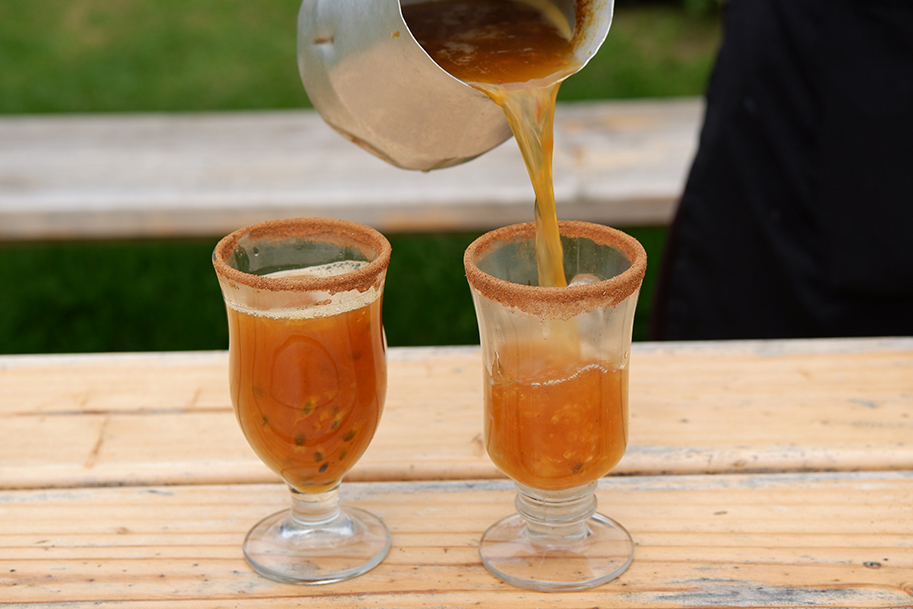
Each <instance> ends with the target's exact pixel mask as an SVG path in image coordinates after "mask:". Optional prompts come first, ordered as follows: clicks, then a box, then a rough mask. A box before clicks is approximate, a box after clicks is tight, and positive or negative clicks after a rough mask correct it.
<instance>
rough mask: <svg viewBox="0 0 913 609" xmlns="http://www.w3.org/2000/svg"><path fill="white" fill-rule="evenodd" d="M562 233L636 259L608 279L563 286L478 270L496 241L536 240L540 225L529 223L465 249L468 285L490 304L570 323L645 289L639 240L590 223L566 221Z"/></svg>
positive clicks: (495, 233)
mask: <svg viewBox="0 0 913 609" xmlns="http://www.w3.org/2000/svg"><path fill="white" fill-rule="evenodd" d="M558 230H559V232H560V233H561V235H562V236H563V237H583V238H586V239H591V240H593V241H595V242H596V243H599V244H602V245H613V246H615V247H617V248H618V249H619V250H621V251H622V253H624V255H625V256H626V257H627V258H628V260H630V261H631V266H630V268H628V269H627V270H625V271H624V272H622V273H620V274H618V275H616V276H615V277H611V278H609V279H605V280H603V281H598V282H596V283H590V284H585V285H573V286H568V287H564V288H559V287H542V286H533V285H522V284H519V283H511V282H509V281H505V280H503V279H498V278H497V277H493V276H491V275H489V274H488V273H485V272H483V271H481V270H479V267H478V266H476V264H475V260H478V259H479V257H481V256H482V255H484V254H485V253H486V252H487V251H489V250H490V249H491V248H492V247H493V246H494V245H495V244H496V243H498V242H501V241H508V240H510V239H513V238H516V237H521V238H532V237H534V236H535V234H536V225H535V224H534V223H532V222H528V223H526V224H514V225H512V226H505V227H504V228H499V229H496V230H493V231H491V232H488V233H485V234H484V235H482V236H481V237H479V238H478V239H476V240H475V241H473V242H472V243H471V244H470V245H469V247H468V248H466V253H465V254H464V255H463V266H464V267H465V269H466V279H467V280H468V281H469V285H470V286H471V287H472V288H473V289H474V290H475V291H476V292H478V293H479V294H481V295H482V296H484V297H485V298H488V299H489V300H494V301H496V302H498V303H500V304H502V305H504V306H508V307H515V308H517V309H520V310H521V311H524V312H527V313H530V314H531V315H535V316H537V317H548V318H553V319H554V318H557V319H568V318H570V317H573V316H575V315H578V314H580V313H583V312H585V311H591V310H593V309H594V308H597V307H601V306H602V307H604V306H614V305H617V304H618V303H620V302H622V301H623V300H625V299H626V298H628V297H630V296H631V295H632V294H634V293H635V292H636V291H637V290H638V289H639V288H640V285H641V283H643V279H644V274H645V273H646V271H647V253H646V252H645V251H644V248H643V246H642V245H641V244H640V243H639V242H638V241H637V239H635V238H634V237H631V236H630V235H628V234H625V233H623V232H621V231H620V230H617V229H614V228H610V227H608V226H604V225H602V224H594V223H590V222H576V221H561V222H558Z"/></svg>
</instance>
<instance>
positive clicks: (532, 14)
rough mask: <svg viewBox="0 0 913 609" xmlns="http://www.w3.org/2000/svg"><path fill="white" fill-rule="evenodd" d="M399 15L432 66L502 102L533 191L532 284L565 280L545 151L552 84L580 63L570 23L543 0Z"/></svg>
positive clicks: (447, 1) (469, 3)
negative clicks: (535, 277)
mask: <svg viewBox="0 0 913 609" xmlns="http://www.w3.org/2000/svg"><path fill="white" fill-rule="evenodd" d="M403 16H404V18H405V20H406V23H407V24H408V25H409V29H410V30H411V31H412V33H413V35H414V36H415V38H416V40H418V42H419V44H421V45H422V47H423V48H424V49H425V51H426V52H427V53H428V54H429V55H430V56H431V57H432V58H433V59H434V61H435V62H436V63H437V64H438V65H439V66H441V67H442V68H443V69H444V70H446V71H447V72H449V73H450V74H452V75H453V76H454V77H456V78H458V79H460V80H462V81H463V82H465V83H467V84H469V85H471V86H473V87H475V88H477V89H479V90H480V91H482V92H483V93H485V94H486V95H487V96H488V97H489V98H491V99H492V101H494V102H495V103H496V104H498V105H499V106H500V107H501V108H502V109H503V110H504V114H505V116H506V117H507V122H508V124H509V125H510V128H511V131H512V132H513V134H514V138H515V139H516V140H517V144H518V146H519V147H520V152H521V153H522V155H523V159H524V162H525V163H526V168H527V171H528V172H529V176H530V180H531V182H532V185H533V190H534V192H535V194H536V208H535V220H536V255H537V264H538V272H539V285H540V286H549V287H554V286H558V287H564V286H566V285H567V279H566V277H565V274H564V265H563V259H564V257H563V253H562V248H561V239H560V236H559V233H558V218H557V213H556V209H555V192H554V186H553V175H552V155H553V149H554V135H553V133H554V116H555V100H556V97H557V95H558V88H559V86H560V84H561V81H562V80H564V78H566V77H567V76H569V75H570V74H573V73H574V72H576V71H577V69H578V68H579V66H580V64H579V62H578V60H577V59H576V57H575V55H574V45H573V31H574V26H575V24H572V23H570V22H569V21H568V20H567V17H566V16H565V15H564V14H563V13H562V12H561V11H560V10H558V8H557V7H556V6H555V5H554V4H552V3H551V2H549V1H548V0H523V1H520V0H443V1H441V2H422V3H418V4H411V5H406V6H403Z"/></svg>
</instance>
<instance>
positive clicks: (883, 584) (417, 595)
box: [0, 472, 913, 609]
mask: <svg viewBox="0 0 913 609" xmlns="http://www.w3.org/2000/svg"><path fill="white" fill-rule="evenodd" d="M343 489H344V490H343V496H344V500H346V501H347V502H349V503H352V504H356V505H359V506H362V507H364V508H366V509H369V510H372V511H374V512H375V513H377V514H379V515H380V516H382V517H383V518H384V520H385V521H386V522H387V524H388V526H389V527H390V529H391V531H392V535H393V539H394V541H393V548H392V550H391V552H390V555H389V556H388V558H387V559H386V560H385V561H384V562H383V563H382V564H381V565H380V566H379V567H377V568H376V569H374V570H373V571H371V572H369V573H368V574H366V575H364V576H362V577H359V578H357V579H355V580H352V581H350V582H347V583H344V584H336V585H328V586H320V587H295V586H288V585H282V584H276V583H273V582H270V581H268V580H265V579H263V578H261V577H259V576H257V575H255V574H254V573H253V572H252V571H251V570H250V569H249V568H248V567H247V565H246V564H245V562H244V559H243V557H242V555H241V540H242V538H243V536H244V534H245V533H246V531H247V529H248V528H249V527H250V526H252V525H253V524H254V523H255V522H256V521H257V520H259V519H260V518H261V517H262V516H265V515H266V514H268V513H271V512H273V511H276V510H279V509H282V508H283V506H284V504H285V501H286V497H285V494H286V491H285V490H284V489H283V488H282V487H281V486H280V485H215V486H206V485H194V486H173V487H131V488H95V489H84V488H83V489H57V490H35V491H30V490H19V491H3V492H0V590H2V596H0V606H7V605H18V604H29V606H34V607H50V606H60V604H61V603H64V604H65V605H66V606H67V607H89V606H102V607H107V606H114V605H115V604H120V603H127V604H128V605H129V606H130V607H171V606H182V607H195V608H196V607H199V608H215V607H226V606H232V607H287V606H290V605H292V604H294V605H295V606H298V605H305V604H306V605H308V606H321V607H467V606H485V607H502V608H505V609H509V608H513V607H516V608H520V607H523V608H526V607H540V608H549V607H657V608H665V607H681V606H692V607H703V606H729V607H746V608H747V607H783V606H790V607H849V606H852V607H910V606H913V473H911V472H905V473H897V472H894V473H892V472H882V473H833V474H777V475H764V474H753V475H714V476H674V477H663V476H649V477H637V476H635V477H627V478H613V479H608V480H604V481H602V483H601V484H600V488H599V491H598V497H599V501H600V511H602V512H604V513H606V514H608V515H610V516H612V517H614V518H616V519H617V520H618V521H619V522H621V523H623V524H624V525H625V526H626V527H627V528H628V529H629V531H630V532H631V534H632V536H633V537H634V539H635V541H636V543H637V547H636V554H635V560H634V563H633V565H632V566H631V568H630V569H629V570H628V571H627V572H626V573H624V574H623V575H622V576H621V578H619V579H618V580H616V581H614V582H610V583H609V584H606V585H604V586H601V587H599V588H596V589H594V590H591V591H588V592H583V593H564V594H547V593H534V592H528V591H521V590H518V589H515V588H512V587H510V586H507V585H505V584H503V583H501V582H500V581H498V580H497V579H495V578H494V577H493V576H491V575H490V574H489V573H488V572H487V571H486V570H485V569H484V567H483V566H482V565H481V563H480V561H479V558H478V554H477V550H476V546H477V542H478V539H479V536H480V534H481V533H482V531H483V530H484V529H485V528H486V527H487V526H488V525H489V524H491V523H492V522H493V521H495V520H496V519H498V518H500V517H502V516H504V515H507V514H508V513H510V511H511V510H512V509H513V508H512V496H513V494H512V491H511V489H510V486H509V485H508V484H507V483H506V482H505V481H478V482H467V481H463V482H417V483H366V484H355V483H353V484H348V485H343Z"/></svg>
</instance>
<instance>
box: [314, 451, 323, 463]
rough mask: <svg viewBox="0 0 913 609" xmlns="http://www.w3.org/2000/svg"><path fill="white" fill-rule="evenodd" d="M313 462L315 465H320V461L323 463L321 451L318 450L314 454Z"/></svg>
mask: <svg viewBox="0 0 913 609" xmlns="http://www.w3.org/2000/svg"><path fill="white" fill-rule="evenodd" d="M314 461H316V462H317V463H320V462H321V461H323V453H322V452H321V451H319V450H318V451H317V452H315V453H314Z"/></svg>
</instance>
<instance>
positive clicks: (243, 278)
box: [212, 218, 392, 294]
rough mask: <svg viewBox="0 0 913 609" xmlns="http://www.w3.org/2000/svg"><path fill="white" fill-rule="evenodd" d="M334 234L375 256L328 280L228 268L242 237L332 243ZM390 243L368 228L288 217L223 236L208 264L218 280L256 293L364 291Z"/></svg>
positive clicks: (383, 264) (380, 267)
mask: <svg viewBox="0 0 913 609" xmlns="http://www.w3.org/2000/svg"><path fill="white" fill-rule="evenodd" d="M334 235H336V236H338V237H339V239H338V241H339V243H340V244H342V243H345V242H347V241H356V242H357V243H360V244H362V245H364V246H366V247H369V248H371V249H372V250H374V251H375V252H376V253H377V255H376V257H375V258H374V260H372V261H371V262H369V263H368V264H366V265H364V266H362V267H359V268H357V269H355V270H353V271H349V272H346V273H342V274H339V275H333V276H331V277H267V276H261V275H252V274H250V273H244V272H242V271H239V270H238V269H236V268H233V267H232V266H230V265H229V264H228V263H227V262H225V261H226V259H227V258H228V257H229V256H230V255H231V254H232V253H233V252H234V250H235V248H236V247H237V246H238V242H239V241H240V240H241V238H242V237H245V236H250V237H251V238H253V239H259V240H269V239H271V238H274V239H277V240H279V239H287V238H289V237H308V236H320V238H321V239H324V240H327V241H330V242H333V237H334ZM391 249H392V248H391V247H390V242H389V241H387V239H386V237H384V236H383V235H382V234H380V233H379V232H378V231H376V230H374V229H373V228H371V227H369V226H365V225H363V224H358V223H356V222H349V221H348V220H337V219H332V218H291V219H287V220H271V221H268V222H261V223H259V224H253V225H251V226H246V227H244V228H241V229H238V230H236V231H235V232H233V233H231V234H230V235H227V236H225V237H223V238H222V239H221V240H220V241H219V243H218V244H216V247H215V250H213V253H212V265H213V267H214V268H215V270H216V273H217V274H218V275H219V276H220V277H224V278H225V279H228V280H230V281H233V282H236V283H239V284H241V285H245V286H248V287H251V288H254V289H257V290H265V291H268V292H328V293H330V294H335V293H338V292H348V291H350V290H358V291H359V292H365V291H367V290H369V289H371V288H372V287H374V286H375V285H376V284H377V279H378V276H379V275H380V274H381V273H383V272H384V271H386V269H387V266H388V265H389V264H390V253H391Z"/></svg>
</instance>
